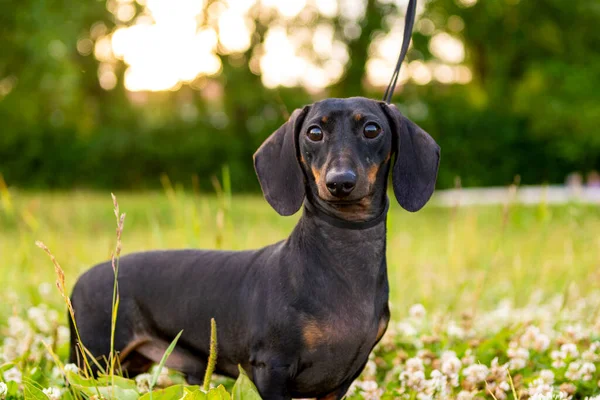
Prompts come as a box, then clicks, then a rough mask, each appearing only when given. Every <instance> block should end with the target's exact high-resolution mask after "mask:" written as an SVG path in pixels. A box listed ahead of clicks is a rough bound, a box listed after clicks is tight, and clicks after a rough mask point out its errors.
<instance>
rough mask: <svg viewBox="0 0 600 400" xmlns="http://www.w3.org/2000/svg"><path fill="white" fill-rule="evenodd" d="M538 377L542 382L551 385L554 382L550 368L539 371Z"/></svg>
mask: <svg viewBox="0 0 600 400" xmlns="http://www.w3.org/2000/svg"><path fill="white" fill-rule="evenodd" d="M540 379H541V380H542V381H543V382H544V383H547V384H548V385H552V384H553V383H554V372H552V370H550V369H543V370H541V371H540Z"/></svg>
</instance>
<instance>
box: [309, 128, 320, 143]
mask: <svg viewBox="0 0 600 400" xmlns="http://www.w3.org/2000/svg"><path fill="white" fill-rule="evenodd" d="M306 136H308V138H309V139H310V140H312V141H313V142H318V141H320V140H323V131H322V130H321V128H319V127H318V126H313V127H312V128H309V129H308V132H306Z"/></svg>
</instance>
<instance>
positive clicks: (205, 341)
mask: <svg viewBox="0 0 600 400" xmlns="http://www.w3.org/2000/svg"><path fill="white" fill-rule="evenodd" d="M439 158H440V149H439V147H438V145H437V144H436V143H435V141H434V140H433V139H432V138H431V137H430V136H429V135H428V134H427V133H426V132H424V131H423V130H422V129H421V128H419V127H418V126H417V125H416V124H414V123H413V122H411V121H410V120H408V119H407V118H406V117H404V116H403V115H402V114H401V113H400V111H399V110H398V109H397V108H396V107H395V106H393V105H388V104H386V103H383V102H379V101H374V100H369V99H366V98H362V97H353V98H348V99H327V100H323V101H320V102H317V103H314V104H312V105H309V106H306V107H304V108H302V109H298V110H296V111H294V113H293V114H292V116H291V117H290V119H289V120H288V121H287V122H286V123H285V124H284V125H283V126H282V127H281V128H279V129H278V130H277V131H276V132H274V133H273V134H272V135H271V136H270V137H269V138H268V139H267V140H266V141H265V142H264V143H263V145H262V146H261V147H260V148H259V149H258V151H257V152H256V154H255V155H254V166H255V169H256V173H257V175H258V179H259V181H260V184H261V187H262V191H263V193H264V196H265V198H266V200H267V201H268V202H269V204H270V205H271V206H272V207H273V208H274V209H275V210H276V211H277V212H278V213H279V214H281V215H291V214H294V213H296V212H297V211H298V210H299V209H300V208H301V206H302V205H303V203H304V209H303V213H302V216H301V218H300V219H299V221H298V224H297V225H296V227H295V228H294V230H293V232H292V233H291V235H290V236H289V237H288V238H287V239H286V240H283V241H281V242H278V243H275V244H273V245H270V246H267V247H264V248H262V249H258V250H251V251H210V250H174V251H151V252H143V253H135V254H131V255H127V256H124V257H122V258H121V260H120V268H119V275H118V280H119V289H120V298H121V300H120V306H119V313H118V318H117V323H116V334H115V349H116V350H117V351H119V356H120V360H121V363H122V366H123V368H124V370H125V371H126V373H127V374H129V375H130V376H133V375H136V374H139V373H141V372H144V371H146V370H147V369H148V368H149V366H150V365H151V364H152V363H153V362H158V361H159V360H160V359H161V358H162V356H163V354H164V352H165V350H166V348H167V346H168V345H169V343H170V342H171V341H172V340H173V338H174V337H175V336H176V335H177V333H179V331H181V330H183V334H182V336H181V338H180V339H179V342H178V343H177V346H176V348H175V350H174V351H173V353H172V354H171V356H170V357H169V359H168V360H167V363H166V365H167V366H168V367H170V368H173V369H175V370H178V371H181V372H183V373H184V374H185V375H186V377H187V380H188V382H190V383H198V382H200V381H201V380H202V377H203V374H204V372H205V369H206V362H207V358H208V353H209V336H210V320H211V318H215V320H216V322H217V325H218V330H219V332H218V334H219V341H218V354H219V356H218V360H217V365H216V371H217V372H218V373H221V374H224V375H228V376H231V377H236V376H237V375H238V373H239V372H238V367H237V366H238V364H239V365H241V366H242V367H243V368H244V370H245V371H247V373H248V375H249V376H250V377H251V378H252V380H253V381H254V383H255V384H256V386H257V388H258V390H259V392H260V394H261V396H262V397H263V398H265V399H290V398H297V397H303V398H306V397H316V398H319V399H341V398H342V397H343V396H344V394H345V393H346V391H347V390H348V387H349V386H350V384H351V383H352V381H354V380H355V379H356V378H357V377H358V375H359V374H360V373H361V371H362V369H363V368H364V366H365V364H366V362H367V360H368V356H369V353H370V352H371V350H372V349H373V347H374V346H375V345H376V344H377V342H378V341H379V340H380V339H381V337H382V336H383V334H384V332H385V330H386V328H387V325H388V321H389V318H390V313H389V309H388V293H389V286H388V278H387V264H386V214H387V210H388V197H387V194H386V193H387V182H388V175H389V173H391V174H392V186H393V190H394V194H395V197H396V199H397V200H398V203H400V205H401V206H402V207H403V208H405V209H406V210H408V211H417V210H419V209H420V208H421V207H423V206H424V205H425V203H427V201H428V200H429V198H430V197H431V195H432V193H433V190H434V186H435V182H436V177H437V171H438V165H439ZM257 234H258V233H257ZM113 281H114V273H113V270H112V268H111V264H110V262H106V263H103V264H100V265H97V266H96V267H94V268H92V269H91V270H89V271H88V272H86V273H85V274H84V275H83V276H82V277H81V278H80V279H79V281H78V282H77V284H76V285H75V288H74V290H73V294H72V303H73V306H74V309H75V313H76V314H75V316H76V321H77V325H78V327H79V331H80V334H81V340H82V342H83V345H84V346H85V347H86V348H87V349H89V350H90V352H91V353H92V354H93V355H94V356H95V357H98V358H102V357H108V355H109V352H110V327H111V300H112V288H113ZM71 337H72V343H71V361H72V362H80V360H81V355H80V354H79V353H78V351H79V349H78V347H77V344H76V342H75V341H76V336H75V334H73V332H72V335H71Z"/></svg>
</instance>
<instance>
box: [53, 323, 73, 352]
mask: <svg viewBox="0 0 600 400" xmlns="http://www.w3.org/2000/svg"><path fill="white" fill-rule="evenodd" d="M70 339H71V331H70V330H69V328H67V327H66V326H64V325H61V326H59V327H58V328H57V329H56V345H57V346H59V347H60V346H62V345H65V344H67V343H69V340H70Z"/></svg>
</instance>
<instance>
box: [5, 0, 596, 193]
mask: <svg viewBox="0 0 600 400" xmlns="http://www.w3.org/2000/svg"><path fill="white" fill-rule="evenodd" d="M223 1H224V0H223ZM223 1H221V0H207V1H206V2H205V4H204V12H203V13H201V14H199V15H200V16H201V19H202V21H201V23H199V25H200V26H201V27H203V26H210V25H211V24H213V25H214V21H211V19H210V18H207V17H206V16H207V15H209V13H208V10H209V9H211V7H212V9H211V10H214V9H220V8H219V7H221V8H222V7H224V6H223ZM405 3H406V2H405V1H393V0H364V1H357V2H354V3H352V5H353V7H359V13H358V14H357V15H358V17H356V16H355V17H349V16H348V15H346V14H347V13H345V11H346V10H347V7H349V4H347V2H344V1H340V2H339V4H338V5H337V10H338V11H337V13H333V14H327V13H325V14H324V13H322V12H315V10H314V9H312V11H311V12H308V11H307V12H303V13H299V14H298V15H296V16H295V17H287V18H282V17H281V16H280V15H278V14H277V13H276V12H274V11H273V10H269V9H267V8H266V7H265V6H261V5H259V4H255V5H254V6H253V7H252V8H251V9H250V10H249V12H248V17H249V18H250V19H251V24H252V31H253V33H252V35H251V37H250V46H249V47H248V48H247V49H245V50H243V51H241V52H229V51H226V50H224V49H223V48H221V47H218V48H217V54H218V56H219V58H220V60H221V65H222V69H221V72H220V74H218V75H215V76H205V77H198V78H197V79H196V80H194V82H192V83H191V84H189V85H183V87H181V88H179V89H178V90H176V91H163V92H130V91H128V90H127V89H126V88H125V85H124V73H125V69H126V66H125V65H124V64H123V62H121V61H118V60H114V61H113V62H106V61H98V58H97V57H96V56H94V45H96V46H97V45H98V43H97V41H98V38H99V37H108V36H107V35H109V34H110V33H111V32H112V31H114V30H115V29H117V28H119V27H122V26H124V25H126V24H124V23H123V22H122V21H119V19H118V18H117V17H116V16H115V14H114V13H113V12H110V11H109V10H112V9H113V8H114V7H115V4H116V0H109V1H108V3H107V2H105V1H104V0H101V1H98V0H95V1H89V2H75V1H72V0H58V1H54V2H47V1H43V0H22V1H16V0H13V1H10V2H9V4H8V5H7V6H6V7H5V9H6V10H10V12H6V13H3V14H2V15H0V43H1V50H2V54H1V55H0V121H1V122H0V123H1V128H0V130H1V133H0V173H1V174H2V175H3V176H4V177H5V178H6V180H7V181H8V182H9V183H10V184H14V185H18V186H22V187H40V188H69V187H74V186H83V187H101V188H107V187H108V188H117V187H119V188H144V187H153V186H157V185H159V184H160V181H159V179H158V177H159V175H160V174H163V173H166V174H167V175H168V176H170V177H171V179H172V180H174V181H178V182H183V183H184V184H186V185H187V184H188V182H191V181H190V177H191V176H192V175H198V176H201V177H202V178H201V182H202V183H203V184H204V185H210V180H209V179H206V176H207V175H210V174H216V173H218V172H219V171H220V169H221V166H222V165H223V164H228V165H230V167H231V171H232V179H233V186H234V188H235V189H237V190H256V189H257V188H258V185H257V183H256V179H255V178H254V172H253V169H252V160H251V155H252V153H253V152H254V150H255V149H256V148H257V147H258V145H259V144H260V143H261V142H262V140H264V138H265V137H266V136H267V135H268V134H270V133H271V132H272V131H273V130H275V129H276V128H277V126H279V125H280V124H281V123H282V122H283V121H284V119H285V118H286V115H287V114H288V113H289V112H291V111H292V110H293V109H294V108H296V107H300V106H302V105H304V104H306V103H310V102H312V101H315V100H318V99H320V98H324V97H327V96H335V97H348V96H355V95H365V96H369V97H373V98H376V99H378V98H381V96H382V88H381V87H377V86H374V85H373V84H372V82H370V81H369V79H368V73H367V72H368V68H367V66H368V62H369V60H370V59H371V58H372V57H373V48H372V46H371V44H372V42H373V41H374V40H377V39H378V38H380V37H381V35H385V34H387V33H388V32H389V31H390V30H391V29H392V28H394V25H395V24H398V17H400V16H403V14H404V10H405V5H406V4H405ZM128 4H132V5H133V6H134V10H135V15H142V16H143V15H146V14H145V8H144V6H142V5H140V3H135V2H133V3H128ZM421 6H422V7H423V10H422V14H421V17H420V18H421V21H419V23H418V24H417V30H416V31H415V34H414V36H413V47H412V49H411V51H410V52H409V54H408V62H414V61H421V62H422V63H424V64H425V65H428V64H427V63H430V62H431V63H434V64H435V63H436V62H439V59H438V57H437V56H436V54H435V48H434V43H433V41H434V40H435V38H436V36H438V35H439V34H440V33H447V34H448V35H449V36H451V37H454V38H457V39H460V41H461V42H462V44H463V46H464V50H465V58H464V61H463V64H464V65H466V66H468V67H469V68H470V75H471V79H469V80H466V81H465V82H463V83H461V84H458V83H449V82H445V83H442V82H441V81H439V79H433V80H431V82H430V83H428V84H424V85H421V84H417V83H415V80H409V81H408V82H406V83H404V84H402V85H400V86H399V88H398V89H397V93H396V96H395V101H396V102H397V103H398V104H399V106H400V107H401V108H402V109H403V110H404V111H405V112H406V113H407V114H408V115H409V117H411V118H413V119H414V120H415V121H416V122H418V123H419V124H420V125H422V126H423V127H424V128H425V129H426V130H428V131H429V132H430V133H431V134H432V135H433V136H434V137H435V138H436V140H437V141H438V142H439V143H440V145H441V146H442V149H443V162H442V168H441V170H440V177H439V187H449V186H452V185H453V184H454V180H455V177H456V176H461V177H462V182H463V184H465V185H498V184H507V183H509V182H511V181H512V180H513V177H514V176H515V175H516V174H520V175H521V177H522V182H523V183H541V182H562V181H563V179H564V176H565V175H566V174H568V173H569V172H571V171H572V170H581V171H588V170H591V169H600V157H599V156H600V135H598V134H597V133H596V127H597V126H600V94H599V93H600V30H599V29H597V27H598V26H600V4H599V3H598V2H597V1H594V0H580V1H574V2H569V3H565V2H564V1H560V0H535V1H519V0H498V1H482V0H479V1H476V0H430V1H428V2H423V4H421ZM308 7H309V8H310V6H308ZM360 7H363V8H362V9H361V8H360ZM352 18H355V19H352ZM272 26H283V27H284V29H286V30H287V31H288V32H292V33H294V32H299V31H301V30H302V29H307V28H308V29H309V30H312V31H314V30H315V29H318V28H319V27H320V26H321V27H322V26H325V27H328V26H331V27H332V29H333V39H332V40H336V41H341V42H343V43H344V44H345V46H346V51H347V53H348V62H347V63H346V65H345V67H344V70H343V73H342V76H341V78H340V79H337V80H334V81H333V83H332V84H331V85H330V86H329V87H326V88H324V89H321V90H315V89H314V88H312V89H311V88H307V87H304V86H302V85H300V86H298V85H295V86H294V87H289V88H286V87H278V88H268V87H266V86H264V85H263V80H261V76H260V70H259V68H257V66H256V64H257V62H256V59H257V57H258V55H260V54H261V52H264V46H265V40H266V37H267V36H268V31H269V28H270V27H272ZM215 29H216V30H217V31H218V27H216V28H215ZM94 41H96V43H94ZM399 48H400V42H398V43H397V46H396V47H395V50H394V52H397V51H398V50H399ZM387 49H388V50H389V47H387ZM300 51H301V53H302V54H304V55H306V56H307V57H309V58H313V59H314V60H313V61H315V62H316V63H321V64H322V63H325V62H327V60H326V59H323V57H322V55H321V56H317V55H315V50H314V49H313V48H312V47H311V46H310V45H308V46H303V47H302V48H301V49H300ZM396 55H397V53H395V54H393V56H394V57H395V56H396ZM319 57H320V58H319ZM253 63H254V64H253ZM450 64H452V63H450ZM415 65H416V64H415ZM432 65H433V64H432ZM411 67H412V64H411ZM103 68H108V69H109V70H110V74H114V75H111V76H109V78H111V79H115V81H114V82H109V83H108V84H107V85H101V84H100V83H99V76H100V75H101V71H103ZM403 68H404V69H405V70H406V69H407V67H406V65H405V66H404V67H403ZM112 76H114V78H112ZM385 78H387V77H385ZM105 83H106V82H105ZM421 83H422V82H421ZM103 86H105V88H103ZM113 87H114V88H113Z"/></svg>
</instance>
